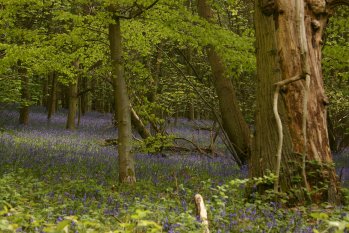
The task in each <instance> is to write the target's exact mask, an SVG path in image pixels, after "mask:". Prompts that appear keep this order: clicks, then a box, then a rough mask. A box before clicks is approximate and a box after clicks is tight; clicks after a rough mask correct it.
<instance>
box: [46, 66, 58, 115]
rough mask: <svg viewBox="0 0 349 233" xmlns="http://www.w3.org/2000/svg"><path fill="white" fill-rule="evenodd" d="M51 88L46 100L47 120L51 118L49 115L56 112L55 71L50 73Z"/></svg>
mask: <svg viewBox="0 0 349 233" xmlns="http://www.w3.org/2000/svg"><path fill="white" fill-rule="evenodd" d="M50 80H51V89H50V98H49V101H48V112H47V120H49V121H50V120H51V117H52V116H53V115H54V114H55V113H56V100H57V78H56V74H55V72H52V73H51V74H50Z"/></svg>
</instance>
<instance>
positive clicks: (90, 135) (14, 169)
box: [0, 108, 349, 233]
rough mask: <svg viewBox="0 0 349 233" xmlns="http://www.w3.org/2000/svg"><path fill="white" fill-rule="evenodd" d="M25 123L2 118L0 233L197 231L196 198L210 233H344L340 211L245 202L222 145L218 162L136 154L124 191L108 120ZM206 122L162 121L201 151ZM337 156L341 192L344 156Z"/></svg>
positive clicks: (36, 116)
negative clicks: (333, 231) (131, 180)
mask: <svg viewBox="0 0 349 233" xmlns="http://www.w3.org/2000/svg"><path fill="white" fill-rule="evenodd" d="M30 118H31V120H30V124H29V126H25V127H24V126H18V124H17V119H18V113H17V112H16V111H12V110H11V111H6V110H4V111H2V112H1V116H0V232H202V229H201V224H200V222H199V221H198V220H197V219H196V214H195V212H196V211H195V204H194V201H193V197H194V195H195V194H196V193H200V194H202V196H203V198H204V201H205V204H206V207H207V210H208V218H209V228H210V230H211V232H251V233H253V232H256V233H257V232H285V233H286V232H309V233H310V232H316V231H315V229H318V230H319V231H320V232H321V231H324V230H326V229H330V228H331V226H332V225H333V226H332V227H334V228H337V229H340V228H342V229H344V228H345V227H347V226H348V223H349V215H348V214H347V213H348V210H349V207H348V206H339V207H336V208H334V207H332V206H330V205H328V204H327V203H324V204H323V205H321V206H314V205H313V206H303V207H299V208H281V205H280V204H279V203H276V202H274V201H272V199H268V197H262V196H261V197H259V196H256V197H254V200H253V201H251V202H247V201H246V198H245V193H244V187H245V185H246V182H247V180H246V177H247V169H242V170H240V169H239V168H238V167H237V166H236V164H235V163H234V162H233V161H232V159H231V158H230V157H229V156H228V154H227V151H226V149H225V147H224V145H223V144H222V142H221V141H218V143H217V145H216V146H215V150H216V151H217V152H218V154H219V155H220V156H209V155H207V154H205V155H203V154H199V153H197V152H196V153H188V152H186V153H179V154H174V153H167V154H166V156H162V155H152V154H142V153H140V152H135V159H136V176H137V184H136V185H133V186H125V185H119V184H118V182H117V181H118V172H117V171H118V165H117V155H116V154H117V152H116V148H115V146H103V145H102V144H103V143H102V142H103V141H104V139H110V138H116V135H117V132H116V130H115V129H114V128H113V127H112V120H111V115H108V114H100V113H89V114H87V115H86V116H84V117H82V119H81V123H80V126H79V127H78V129H77V130H75V131H67V130H65V129H64V128H65V127H64V126H65V120H66V118H65V113H64V112H59V113H57V114H56V115H55V116H54V117H53V118H52V119H51V121H50V122H47V119H46V114H45V113H44V111H43V110H42V109H38V108H34V109H33V111H32V112H31V116H30ZM208 123H209V122H207V121H194V122H189V121H187V120H183V119H181V120H180V121H179V122H178V123H177V125H176V126H174V125H173V123H170V125H169V133H173V134H175V135H176V137H183V138H186V139H188V140H190V141H192V142H194V143H195V144H196V145H199V146H200V147H207V146H208V145H209V144H210V138H211V137H212V134H211V133H210V132H209V131H207V130H198V129H197V127H196V126H198V125H203V124H208ZM344 157H345V158H344ZM335 158H336V159H338V161H339V166H338V171H339V172H340V171H341V174H342V182H343V184H344V183H345V184H347V182H348V180H349V172H348V167H349V165H348V164H346V162H347V161H348V159H347V158H348V155H336V156H335ZM342 167H343V169H342ZM348 196H349V195H348ZM281 202H287V199H286V198H285V200H282V198H281ZM331 224H332V225H331Z"/></svg>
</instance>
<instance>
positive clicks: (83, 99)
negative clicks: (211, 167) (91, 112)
mask: <svg viewBox="0 0 349 233" xmlns="http://www.w3.org/2000/svg"><path fill="white" fill-rule="evenodd" d="M87 82H88V80H87V78H86V77H83V78H81V90H82V91H85V90H87V89H88V83H87ZM88 96H89V92H85V93H83V94H82V95H81V97H80V98H81V115H83V116H85V114H86V112H87V111H88Z"/></svg>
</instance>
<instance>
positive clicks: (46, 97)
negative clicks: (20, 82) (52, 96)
mask: <svg viewBox="0 0 349 233" xmlns="http://www.w3.org/2000/svg"><path fill="white" fill-rule="evenodd" d="M49 82H50V79H49V77H48V76H46V77H45V78H44V82H43V84H42V98H41V106H43V107H45V109H46V110H48V103H49V89H48V86H49Z"/></svg>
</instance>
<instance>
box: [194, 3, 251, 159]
mask: <svg viewBox="0 0 349 233" xmlns="http://www.w3.org/2000/svg"><path fill="white" fill-rule="evenodd" d="M198 11H199V15H200V16H201V17H203V18H205V19H207V20H208V21H211V19H212V16H213V15H212V9H211V7H210V6H209V5H208V2H207V0H199V1H198ZM207 57H208V61H209V64H210V66H211V69H212V74H213V84H214V87H215V89H216V93H217V96H218V100H219V107H220V111H221V115H222V122H223V128H224V131H225V132H226V133H227V135H228V137H229V140H230V142H231V143H232V144H233V145H234V146H235V149H236V152H237V155H238V157H239V159H240V160H241V163H242V164H246V163H247V160H248V157H249V156H250V150H251V138H250V130H249V128H248V125H247V124H246V122H245V120H244V118H243V115H242V113H241V111H240V108H239V105H238V102H237V98H236V95H235V90H234V86H233V84H232V82H231V80H230V78H229V77H228V76H227V70H226V67H225V66H224V64H223V61H222V58H221V57H220V56H219V54H218V53H217V52H216V50H215V48H214V47H213V46H208V48H207Z"/></svg>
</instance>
